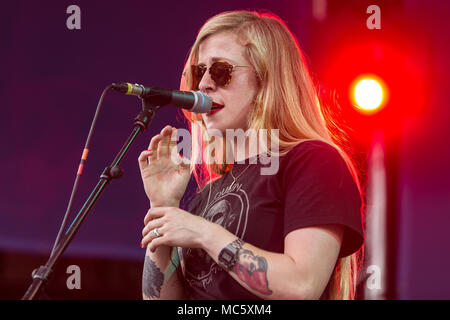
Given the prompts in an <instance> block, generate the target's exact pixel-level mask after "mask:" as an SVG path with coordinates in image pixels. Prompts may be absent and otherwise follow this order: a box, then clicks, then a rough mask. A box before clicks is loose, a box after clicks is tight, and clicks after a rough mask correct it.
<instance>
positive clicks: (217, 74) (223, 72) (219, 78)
mask: <svg viewBox="0 0 450 320" xmlns="http://www.w3.org/2000/svg"><path fill="white" fill-rule="evenodd" d="M238 67H247V66H237V65H232V64H229V63H228V62H225V61H216V62H214V63H213V64H212V65H211V66H210V67H209V74H210V75H211V79H212V80H213V81H214V82H215V83H216V85H217V86H221V87H226V86H228V85H229V84H230V81H231V75H232V73H233V69H234V68H238ZM207 69H208V68H207V67H206V66H203V65H201V66H196V65H191V72H192V79H193V83H192V90H198V85H199V84H200V81H201V80H202V78H203V75H204V74H205V72H206V70H207Z"/></svg>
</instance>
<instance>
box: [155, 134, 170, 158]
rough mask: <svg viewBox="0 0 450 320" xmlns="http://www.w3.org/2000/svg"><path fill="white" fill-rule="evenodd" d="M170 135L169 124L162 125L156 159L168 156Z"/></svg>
mask: <svg viewBox="0 0 450 320" xmlns="http://www.w3.org/2000/svg"><path fill="white" fill-rule="evenodd" d="M171 135H172V127H171V126H166V127H164V129H162V131H161V136H162V139H161V141H160V142H159V143H158V152H157V157H158V159H160V158H162V157H167V156H169V144H170V137H171Z"/></svg>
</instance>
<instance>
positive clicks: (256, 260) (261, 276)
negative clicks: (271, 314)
mask: <svg viewBox="0 0 450 320" xmlns="http://www.w3.org/2000/svg"><path fill="white" fill-rule="evenodd" d="M267 269H268V263H267V260H266V259H265V258H264V257H260V256H255V255H254V254H253V252H252V251H250V250H246V249H241V250H239V255H238V261H237V263H236V264H235V265H234V268H233V271H234V272H235V273H236V274H237V276H238V277H239V279H241V280H242V281H243V282H245V283H246V284H247V285H248V286H249V287H250V288H252V289H253V290H256V291H258V292H260V293H262V294H265V295H269V294H272V290H270V289H269V282H268V280H267Z"/></svg>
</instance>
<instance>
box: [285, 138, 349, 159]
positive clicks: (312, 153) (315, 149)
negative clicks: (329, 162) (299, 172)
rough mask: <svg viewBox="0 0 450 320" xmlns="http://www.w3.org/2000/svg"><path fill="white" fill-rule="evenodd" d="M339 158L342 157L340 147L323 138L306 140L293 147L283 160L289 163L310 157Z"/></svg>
mask: <svg viewBox="0 0 450 320" xmlns="http://www.w3.org/2000/svg"><path fill="white" fill-rule="evenodd" d="M311 157H313V158H318V159H320V158H328V159H331V158H337V159H342V156H341V154H340V153H339V151H338V149H337V148H336V147H334V146H333V145H331V144H329V143H327V142H325V141H321V140H304V141H302V142H299V143H298V144H296V145H295V146H294V147H292V148H291V149H290V150H289V151H288V152H287V153H286V154H285V155H284V156H283V157H282V161H284V162H285V163H289V162H292V161H299V160H304V159H308V158H311Z"/></svg>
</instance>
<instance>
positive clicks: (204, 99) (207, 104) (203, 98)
mask: <svg viewBox="0 0 450 320" xmlns="http://www.w3.org/2000/svg"><path fill="white" fill-rule="evenodd" d="M191 92H192V93H193V94H194V98H195V101H194V105H193V106H192V108H190V109H189V111H190V112H193V113H208V112H210V111H211V107H212V103H213V100H212V98H211V97H210V96H208V95H207V94H206V93H203V92H201V91H191Z"/></svg>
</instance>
